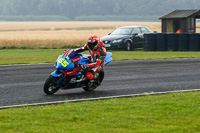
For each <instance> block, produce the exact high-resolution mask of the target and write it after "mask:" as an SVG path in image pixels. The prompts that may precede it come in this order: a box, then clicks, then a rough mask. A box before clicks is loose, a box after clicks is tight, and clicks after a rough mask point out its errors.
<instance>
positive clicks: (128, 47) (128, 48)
mask: <svg viewBox="0 0 200 133" xmlns="http://www.w3.org/2000/svg"><path fill="white" fill-rule="evenodd" d="M125 46H126V47H125V48H126V51H131V50H132V44H131V42H130V41H127V42H126V44H125Z"/></svg>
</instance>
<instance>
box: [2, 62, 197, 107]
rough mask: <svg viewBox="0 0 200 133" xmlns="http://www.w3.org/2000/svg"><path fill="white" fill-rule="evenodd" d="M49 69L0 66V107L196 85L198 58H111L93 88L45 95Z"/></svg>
mask: <svg viewBox="0 0 200 133" xmlns="http://www.w3.org/2000/svg"><path fill="white" fill-rule="evenodd" d="M52 71H54V67H53V64H33V65H8V66H0V75H1V80H0V107H1V106H10V105H19V104H31V103H41V102H53V101H63V100H72V99H82V98H96V97H106V96H116V95H127V94H141V93H146V92H148V93H150V92H165V91H172V90H189V89H198V88H200V59H168V60H138V61H113V62H111V63H110V64H108V65H107V66H105V78H104V81H103V83H102V85H101V86H100V87H98V88H97V89H96V90H95V91H93V92H85V91H84V90H83V89H82V88H78V89H71V90H59V91H58V92H57V93H55V94H54V95H52V96H47V95H45V94H44V92H43V85H44V82H45V80H46V79H47V78H48V76H49V75H50V73H51V72H52Z"/></svg>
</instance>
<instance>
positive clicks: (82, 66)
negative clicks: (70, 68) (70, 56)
mask: <svg viewBox="0 0 200 133" xmlns="http://www.w3.org/2000/svg"><path fill="white" fill-rule="evenodd" d="M86 68H87V67H86V65H79V69H80V72H81V73H84V72H85V71H86Z"/></svg>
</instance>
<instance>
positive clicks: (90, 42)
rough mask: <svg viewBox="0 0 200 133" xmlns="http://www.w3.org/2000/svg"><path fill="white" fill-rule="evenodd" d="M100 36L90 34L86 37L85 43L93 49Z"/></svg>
mask: <svg viewBox="0 0 200 133" xmlns="http://www.w3.org/2000/svg"><path fill="white" fill-rule="evenodd" d="M99 41H100V38H99V37H98V36H97V35H92V36H90V37H89V38H88V42H87V45H88V47H89V48H90V49H91V50H95V49H96V47H97V45H98V44H99Z"/></svg>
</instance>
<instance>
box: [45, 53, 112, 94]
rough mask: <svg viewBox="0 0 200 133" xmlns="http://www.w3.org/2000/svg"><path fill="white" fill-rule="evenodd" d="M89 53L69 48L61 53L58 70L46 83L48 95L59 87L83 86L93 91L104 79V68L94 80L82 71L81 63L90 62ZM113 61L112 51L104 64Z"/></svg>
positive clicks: (57, 64) (57, 61)
mask: <svg viewBox="0 0 200 133" xmlns="http://www.w3.org/2000/svg"><path fill="white" fill-rule="evenodd" d="M90 58H91V56H90V55H89V54H78V53H76V52H75V51H74V50H72V49H69V50H67V51H65V52H64V54H63V55H59V57H58V58H57V60H56V63H55V65H54V66H55V68H56V70H55V71H54V72H52V73H51V75H50V76H49V78H48V79H47V80H46V82H45V84H44V88H43V89H44V92H45V93H46V94H47V95H53V94H54V93H56V92H57V91H58V90H59V89H64V90H65V89H72V88H79V87H82V88H83V89H84V90H85V91H93V90H94V89H96V88H97V87H98V86H99V85H100V84H101V82H102V81H103V79H104V70H103V68H102V69H100V70H99V71H98V73H97V74H96V75H95V76H94V78H93V79H92V80H88V79H86V78H85V76H84V72H80V65H82V64H88V63H90ZM111 61H112V53H110V52H107V54H106V58H105V62H104V65H107V64H108V63H109V62H111Z"/></svg>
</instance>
